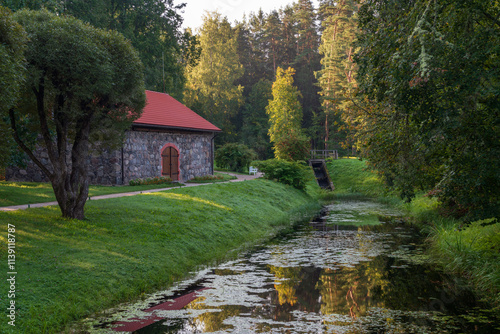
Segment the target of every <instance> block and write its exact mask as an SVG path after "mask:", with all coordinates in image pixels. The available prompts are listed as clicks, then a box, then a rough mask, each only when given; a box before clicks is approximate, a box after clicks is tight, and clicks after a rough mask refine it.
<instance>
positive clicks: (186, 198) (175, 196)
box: [142, 192, 233, 211]
mask: <svg viewBox="0 0 500 334" xmlns="http://www.w3.org/2000/svg"><path fill="white" fill-rule="evenodd" d="M142 195H143V196H161V197H166V198H169V199H174V200H180V201H194V202H199V203H203V204H207V205H211V206H215V207H216V208H219V209H223V210H227V211H233V209H231V208H228V207H227V206H224V205H221V204H218V203H216V202H214V201H209V200H206V199H202V198H198V197H192V196H189V195H184V194H175V193H160V192H157V193H147V194H142Z"/></svg>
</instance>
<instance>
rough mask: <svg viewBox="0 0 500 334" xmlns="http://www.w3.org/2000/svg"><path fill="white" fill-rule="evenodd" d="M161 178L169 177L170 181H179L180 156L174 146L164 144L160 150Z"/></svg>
mask: <svg viewBox="0 0 500 334" xmlns="http://www.w3.org/2000/svg"><path fill="white" fill-rule="evenodd" d="M161 176H166V177H170V178H171V179H172V181H179V180H180V154H179V149H178V148H177V146H175V145H174V144H170V143H169V144H166V145H165V146H163V148H162V149H161Z"/></svg>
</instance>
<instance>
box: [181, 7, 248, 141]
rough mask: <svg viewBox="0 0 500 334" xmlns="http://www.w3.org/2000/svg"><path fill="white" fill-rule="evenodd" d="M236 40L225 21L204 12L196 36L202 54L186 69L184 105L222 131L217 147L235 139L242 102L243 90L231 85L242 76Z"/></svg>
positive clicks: (225, 19)
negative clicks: (236, 118)
mask: <svg viewBox="0 0 500 334" xmlns="http://www.w3.org/2000/svg"><path fill="white" fill-rule="evenodd" d="M236 37H237V36H236V33H235V31H234V30H233V29H232V28H231V25H230V24H229V22H228V21H227V18H225V17H224V18H223V17H222V16H221V15H220V14H219V13H207V15H206V16H205V18H204V23H203V27H202V28H201V31H200V37H199V39H200V46H201V48H202V50H203V52H202V53H201V57H200V60H199V62H198V63H197V64H196V65H195V66H189V67H188V69H187V73H188V75H187V76H188V83H187V89H186V93H185V98H184V102H185V103H186V105H187V106H188V107H190V108H191V109H193V110H194V111H196V112H197V113H199V114H200V115H202V116H203V117H205V118H206V119H207V120H209V121H210V122H212V123H214V124H215V125H217V126H218V127H220V128H221V129H222V130H223V132H222V133H221V134H220V135H219V136H217V137H216V139H215V140H216V142H217V143H218V144H221V143H225V142H228V141H234V139H235V138H236V134H235V128H234V119H235V117H236V114H237V113H238V110H239V107H240V106H242V104H243V102H244V101H243V97H242V92H243V87H242V86H240V85H237V84H235V81H236V80H238V79H239V78H240V77H241V76H242V75H243V66H242V65H241V64H240V62H239V59H238V55H237V52H236V50H237V39H236Z"/></svg>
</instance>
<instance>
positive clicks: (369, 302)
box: [94, 201, 500, 334]
mask: <svg viewBox="0 0 500 334" xmlns="http://www.w3.org/2000/svg"><path fill="white" fill-rule="evenodd" d="M423 241H424V240H423V237H422V236H421V235H419V233H418V232H417V231H416V230H415V229H413V228H411V227H409V226H407V224H405V223H404V221H403V220H402V219H401V218H398V213H397V212H394V211H393V210H390V209H388V208H386V207H384V206H381V205H380V204H376V203H372V202H360V201H357V202H342V203H337V204H332V205H329V206H327V207H325V210H324V214H323V215H321V216H320V217H319V218H317V219H315V220H313V221H312V222H310V223H309V224H306V225H304V226H301V227H300V228H299V229H298V230H297V231H296V232H295V233H292V234H291V235H288V236H287V237H284V238H279V239H275V240H273V241H272V242H270V243H268V244H266V245H264V246H261V247H259V248H257V249H254V250H253V251H251V252H249V253H247V254H245V255H243V256H241V257H240V258H239V259H237V260H234V261H230V262H227V263H224V264H222V265H219V266H216V267H214V268H208V269H205V270H202V271H200V272H198V273H197V274H196V275H195V276H194V277H193V278H192V279H189V280H186V281H184V282H180V283H179V284H177V285H176V286H175V287H174V288H172V289H170V290H168V291H164V292H161V293H157V294H155V295H153V296H151V297H150V298H149V299H147V300H145V301H143V302H141V303H138V304H136V305H129V306H127V307H124V308H123V309H121V310H118V311H116V312H115V311H113V314H112V315H111V316H110V317H108V318H107V319H102V320H101V321H100V322H99V323H98V324H95V325H94V331H95V332H113V333H117V332H122V331H123V332H134V333H141V334H145V333H356V334H358V333H360V334H361V333H496V332H499V329H498V327H500V325H498V324H499V321H498V319H496V318H495V316H494V315H493V314H490V313H489V312H488V311H487V305H482V304H481V303H480V302H479V301H477V300H476V297H475V296H474V294H473V293H472V292H470V291H469V290H468V289H467V288H465V284H464V282H463V281H462V280H461V279H460V278H458V277H453V276H448V275H445V274H443V273H442V272H440V271H439V270H437V269H436V266H435V265H433V264H431V263H429V259H427V257H426V256H425V252H424V244H423Z"/></svg>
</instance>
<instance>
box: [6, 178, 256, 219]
mask: <svg viewBox="0 0 500 334" xmlns="http://www.w3.org/2000/svg"><path fill="white" fill-rule="evenodd" d="M218 173H224V174H228V175H233V176H236V177H237V179H234V180H229V181H225V182H217V183H228V182H240V181H247V180H253V179H256V178H259V177H261V176H262V175H261V173H257V175H241V174H233V173H230V172H218ZM211 184H214V183H186V184H184V185H183V186H182V187H181V188H184V187H197V186H207V185H211ZM172 189H179V187H170V188H160V189H150V190H142V191H133V192H126V193H117V194H109V195H100V196H92V197H89V199H88V200H89V201H96V200H100V199H108V198H117V197H125V196H135V195H140V194H147V193H154V192H158V191H167V190H172ZM52 205H57V202H45V203H35V204H22V205H12V206H4V207H1V208H0V211H15V210H25V209H29V208H40V207H44V206H52Z"/></svg>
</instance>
